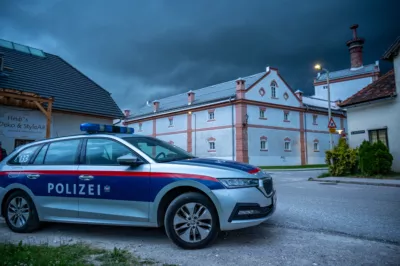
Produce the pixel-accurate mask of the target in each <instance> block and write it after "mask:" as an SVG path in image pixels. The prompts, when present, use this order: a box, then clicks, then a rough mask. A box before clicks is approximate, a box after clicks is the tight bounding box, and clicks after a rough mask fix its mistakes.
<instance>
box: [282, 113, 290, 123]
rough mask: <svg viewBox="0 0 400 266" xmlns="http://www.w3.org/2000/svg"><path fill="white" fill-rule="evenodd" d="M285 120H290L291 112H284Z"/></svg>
mask: <svg viewBox="0 0 400 266" xmlns="http://www.w3.org/2000/svg"><path fill="white" fill-rule="evenodd" d="M283 120H284V121H289V112H287V111H284V113H283Z"/></svg>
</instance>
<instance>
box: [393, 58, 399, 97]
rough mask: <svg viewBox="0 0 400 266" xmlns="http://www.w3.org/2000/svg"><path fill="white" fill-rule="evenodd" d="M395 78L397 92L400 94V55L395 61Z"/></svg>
mask: <svg viewBox="0 0 400 266" xmlns="http://www.w3.org/2000/svg"><path fill="white" fill-rule="evenodd" d="M393 67H394V77H395V80H396V91H397V94H400V55H397V56H396V57H395V58H394V60H393Z"/></svg>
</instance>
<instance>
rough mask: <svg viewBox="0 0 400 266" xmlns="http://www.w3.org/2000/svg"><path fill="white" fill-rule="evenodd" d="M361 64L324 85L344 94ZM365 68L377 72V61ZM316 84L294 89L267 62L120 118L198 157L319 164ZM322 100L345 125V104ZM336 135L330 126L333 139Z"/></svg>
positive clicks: (324, 135) (320, 94)
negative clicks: (309, 92)
mask: <svg viewBox="0 0 400 266" xmlns="http://www.w3.org/2000/svg"><path fill="white" fill-rule="evenodd" d="M355 38H356V39H357V38H358V37H357V36H355ZM350 52H351V56H352V58H353V57H354V53H353V52H352V50H350ZM358 56H362V54H361V52H360V53H358ZM352 61H354V59H352ZM361 62H362V60H361ZM352 69H353V70H352ZM362 69H364V67H362V66H359V67H357V69H356V70H354V66H352V68H350V69H348V70H346V71H343V70H341V71H337V72H338V73H336V72H332V73H331V74H332V76H333V77H332V78H331V79H332V82H333V84H335V85H334V86H335V87H333V86H332V93H333V94H334V95H336V93H337V95H338V97H339V96H340V97H339V98H342V99H345V98H346V97H345V95H346V94H347V92H346V94H341V92H344V91H346V88H347V87H351V85H349V82H356V83H357V82H358V83H360V84H361V83H362V82H369V81H364V80H363V79H364V78H365V75H364V74H362V75H361V74H360V75H359V74H358V73H360V72H362V73H364V72H366V73H369V67H368V68H367V69H366V70H362ZM352 71H357V72H352ZM340 73H346V77H342V76H341V74H340ZM373 73H374V75H377V74H376V73H377V69H375V68H374V72H373ZM368 75H370V74H368ZM370 82H372V78H371V79H370ZM323 84H324V79H323V76H322V75H319V76H318V77H317V79H316V81H315V91H316V94H315V95H314V96H312V97H305V96H304V95H303V93H302V92H301V91H299V90H297V91H296V92H294V90H293V89H292V88H291V87H290V85H289V84H288V83H287V82H286V81H285V79H284V78H283V77H282V76H281V75H280V73H279V71H278V69H276V68H273V67H267V68H266V70H265V71H263V72H261V73H257V74H254V75H251V76H247V77H244V78H238V79H235V80H230V81H227V82H223V83H220V84H216V85H212V86H208V87H205V88H201V89H197V90H189V91H188V92H187V93H181V94H177V95H173V96H170V97H167V98H163V99H158V100H154V101H152V102H148V103H146V104H145V105H144V106H143V107H142V108H140V109H139V111H138V112H136V113H134V114H130V113H129V111H128V110H127V111H126V119H125V120H124V122H123V123H124V124H125V125H129V126H131V127H134V128H135V132H136V133H137V134H144V135H151V136H155V137H157V138H160V139H162V140H165V141H167V142H170V143H173V144H174V145H177V146H179V147H181V148H182V149H185V150H187V151H189V152H191V153H192V154H194V155H195V156H199V157H215V158H220V159H226V160H237V161H242V162H250V163H251V164H254V165H258V166H266V165H304V164H324V163H325V151H326V150H327V149H329V132H328V128H327V125H328V111H327V107H328V102H327V100H326V99H325V98H326V97H324V92H325V93H326V91H323V89H321V86H323ZM363 84H364V83H363ZM362 87H363V86H361V85H360V87H359V89H361V88H362ZM349 93H350V95H351V94H353V91H352V92H349ZM330 104H331V107H332V116H333V119H334V121H335V123H336V125H337V129H345V127H346V123H347V122H346V114H345V112H344V111H343V110H341V109H340V108H339V107H338V106H337V105H336V103H335V102H331V103H330ZM340 137H341V136H340V135H339V134H334V143H337V140H338V139H339V138H340Z"/></svg>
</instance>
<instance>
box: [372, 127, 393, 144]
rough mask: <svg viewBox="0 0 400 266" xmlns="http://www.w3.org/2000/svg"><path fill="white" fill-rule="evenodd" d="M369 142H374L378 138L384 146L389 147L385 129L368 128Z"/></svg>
mask: <svg viewBox="0 0 400 266" xmlns="http://www.w3.org/2000/svg"><path fill="white" fill-rule="evenodd" d="M368 133H369V142H371V143H375V142H378V140H380V141H382V142H383V144H385V145H386V147H389V142H388V136H387V129H386V128H384V129H376V130H369V131H368Z"/></svg>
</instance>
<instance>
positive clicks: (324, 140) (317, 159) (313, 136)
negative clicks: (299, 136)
mask: <svg viewBox="0 0 400 266" xmlns="http://www.w3.org/2000/svg"><path fill="white" fill-rule="evenodd" d="M304 139H305V142H306V143H307V150H306V154H307V164H325V152H326V151H327V150H329V134H326V133H314V132H307V133H306V134H305V136H304ZM314 140H318V142H319V151H314ZM338 140H339V135H337V134H336V135H333V141H334V143H336V144H337V143H338Z"/></svg>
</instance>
